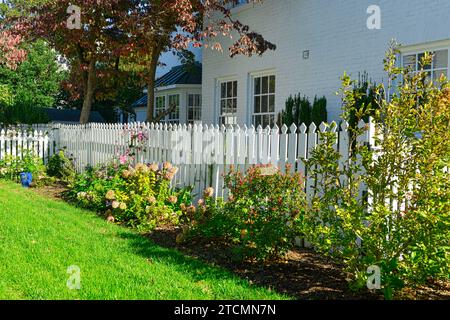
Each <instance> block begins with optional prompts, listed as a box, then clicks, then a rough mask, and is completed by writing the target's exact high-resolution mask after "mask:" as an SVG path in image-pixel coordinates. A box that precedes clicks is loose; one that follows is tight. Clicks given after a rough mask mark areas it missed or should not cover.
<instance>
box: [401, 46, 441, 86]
mask: <svg viewBox="0 0 450 320" xmlns="http://www.w3.org/2000/svg"><path fill="white" fill-rule="evenodd" d="M431 53H432V54H433V55H434V57H433V61H432V63H431V64H429V65H426V66H423V69H424V71H426V72H427V74H428V80H430V79H432V80H433V81H435V80H438V79H439V78H440V77H441V75H444V76H446V77H448V50H438V51H434V52H431ZM424 55H425V52H419V53H413V54H405V55H403V67H404V68H408V69H411V70H412V71H413V72H418V71H419V70H421V69H422V65H421V63H422V59H423V57H424Z"/></svg>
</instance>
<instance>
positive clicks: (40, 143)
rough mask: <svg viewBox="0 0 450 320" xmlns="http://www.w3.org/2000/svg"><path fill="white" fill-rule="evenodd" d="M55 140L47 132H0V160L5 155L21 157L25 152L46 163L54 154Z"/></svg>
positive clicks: (9, 130)
mask: <svg viewBox="0 0 450 320" xmlns="http://www.w3.org/2000/svg"><path fill="white" fill-rule="evenodd" d="M56 149H57V146H56V140H55V139H54V137H53V135H52V134H51V133H49V132H44V131H42V130H39V131H38V130H32V129H30V130H18V129H17V130H11V129H6V130H5V129H1V130H0V160H3V159H5V157H6V156H7V155H10V156H14V157H23V155H24V154H25V153H26V152H27V151H32V152H33V153H34V155H36V156H39V157H41V158H42V159H43V161H44V163H46V162H47V161H48V159H49V157H50V156H51V155H53V154H54V153H55V152H56Z"/></svg>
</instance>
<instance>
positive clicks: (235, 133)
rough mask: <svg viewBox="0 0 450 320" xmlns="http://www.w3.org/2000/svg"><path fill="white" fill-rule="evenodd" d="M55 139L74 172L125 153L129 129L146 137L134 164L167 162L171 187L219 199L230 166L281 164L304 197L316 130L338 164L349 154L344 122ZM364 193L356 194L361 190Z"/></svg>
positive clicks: (76, 131) (92, 127)
mask: <svg viewBox="0 0 450 320" xmlns="http://www.w3.org/2000/svg"><path fill="white" fill-rule="evenodd" d="M359 125H360V126H361V127H366V128H367V130H366V131H365V134H364V135H362V136H361V137H359V138H358V142H359V143H369V142H370V141H371V130H370V128H372V126H370V125H366V124H365V123H364V122H361V123H360V124H359ZM55 128H56V129H58V130H57V132H58V134H57V135H55V137H56V139H57V140H58V141H57V143H58V147H59V148H66V150H67V151H68V152H69V153H70V154H72V155H73V156H74V158H75V159H76V166H77V169H78V170H79V171H83V169H84V168H85V167H86V166H87V165H91V166H93V165H97V164H100V163H105V162H107V161H109V160H111V159H113V158H117V157H118V155H119V154H122V153H124V152H125V150H126V149H127V147H128V143H129V141H130V139H129V136H130V131H133V132H142V133H143V134H145V135H146V136H147V137H148V141H147V142H146V145H145V150H144V151H143V152H141V153H139V154H138V155H137V159H136V162H143V163H153V162H156V163H162V162H165V161H168V162H171V163H173V164H174V165H176V166H177V167H178V168H179V171H178V173H177V175H176V177H175V180H174V184H175V185H176V186H179V187H184V186H193V187H194V193H195V194H197V195H199V194H201V192H202V190H204V189H205V188H207V187H213V188H214V189H215V190H216V195H217V196H219V197H225V198H226V196H227V194H226V192H227V191H226V190H225V189H224V179H223V175H224V174H226V173H227V172H228V171H229V170H230V166H231V165H233V166H234V167H235V168H236V169H238V170H242V171H244V170H246V169H247V168H248V167H250V166H252V165H257V164H272V165H274V166H278V167H279V168H280V169H281V170H284V169H285V166H286V164H289V165H290V166H291V169H290V170H291V171H292V172H294V171H296V172H300V173H301V174H302V175H303V176H304V177H305V179H306V186H305V187H306V191H307V193H308V194H309V195H310V194H311V193H312V192H313V190H312V187H313V186H314V184H315V181H314V179H313V178H312V177H310V176H308V173H307V172H306V169H305V163H304V160H307V159H309V157H310V156H311V153H312V151H313V150H314V148H315V147H316V145H317V144H319V143H320V134H319V133H320V132H327V131H329V130H331V132H333V133H335V134H336V141H335V148H336V150H338V151H339V152H340V154H341V155H342V157H341V160H340V161H341V163H340V165H341V166H342V165H343V164H344V163H345V162H346V161H347V159H348V156H349V132H348V124H347V123H346V122H343V123H342V124H341V125H337V124H336V123H332V124H331V125H326V124H322V125H321V126H320V127H319V128H317V127H316V125H315V124H312V125H311V126H310V127H309V128H307V127H306V126H305V125H301V126H300V127H299V128H297V127H296V126H295V125H292V126H291V127H290V128H288V127H287V126H283V127H282V128H278V127H275V128H269V127H267V128H262V127H258V128H254V127H250V128H247V127H245V126H244V127H243V128H240V127H239V126H234V127H231V126H230V127H224V126H221V127H219V126H208V125H194V126H191V125H189V126H186V125H167V124H148V123H132V124H128V125H123V124H95V123H93V124H87V125H57V127H55ZM363 191H364V190H361V192H363Z"/></svg>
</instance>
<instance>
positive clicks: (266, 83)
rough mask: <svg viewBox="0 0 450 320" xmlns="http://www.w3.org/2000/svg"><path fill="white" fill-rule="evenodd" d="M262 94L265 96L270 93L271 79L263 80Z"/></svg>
mask: <svg viewBox="0 0 450 320" xmlns="http://www.w3.org/2000/svg"><path fill="white" fill-rule="evenodd" d="M261 92H262V93H263V94H264V93H268V92H269V77H263V78H262V91H261Z"/></svg>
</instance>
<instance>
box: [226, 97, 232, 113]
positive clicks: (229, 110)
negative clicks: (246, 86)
mask: <svg viewBox="0 0 450 320" xmlns="http://www.w3.org/2000/svg"><path fill="white" fill-rule="evenodd" d="M227 112H233V99H228V100H227Z"/></svg>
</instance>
